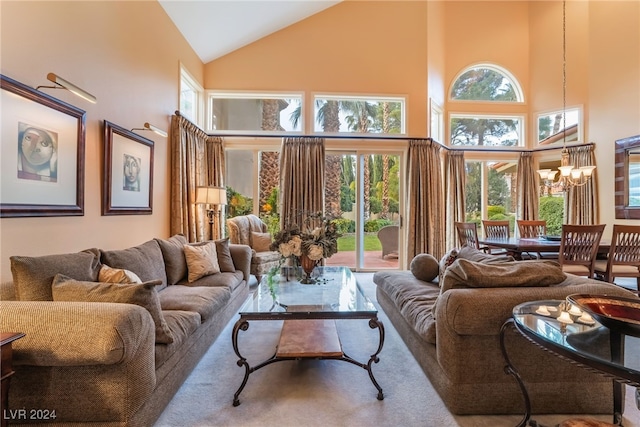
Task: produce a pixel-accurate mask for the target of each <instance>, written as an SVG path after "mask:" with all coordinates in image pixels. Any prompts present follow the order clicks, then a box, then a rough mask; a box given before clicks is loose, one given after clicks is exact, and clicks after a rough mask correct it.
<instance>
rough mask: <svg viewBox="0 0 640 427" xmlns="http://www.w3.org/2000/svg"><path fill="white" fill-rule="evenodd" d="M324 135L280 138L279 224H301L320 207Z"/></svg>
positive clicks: (321, 205) (322, 192)
mask: <svg viewBox="0 0 640 427" xmlns="http://www.w3.org/2000/svg"><path fill="white" fill-rule="evenodd" d="M324 151H325V150H324V138H309V137H301V138H284V139H283V140H282V150H281V154H280V227H281V228H282V229H284V228H288V227H290V226H291V225H293V224H297V225H298V226H299V227H304V225H305V223H304V221H305V219H306V218H307V216H308V215H309V214H314V213H317V212H323V207H324Z"/></svg>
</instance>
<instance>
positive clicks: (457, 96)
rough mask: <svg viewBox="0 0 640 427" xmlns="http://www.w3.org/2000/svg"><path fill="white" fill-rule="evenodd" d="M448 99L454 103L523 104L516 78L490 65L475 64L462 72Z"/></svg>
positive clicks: (454, 83)
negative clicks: (454, 101)
mask: <svg viewBox="0 0 640 427" xmlns="http://www.w3.org/2000/svg"><path fill="white" fill-rule="evenodd" d="M449 97H450V99H451V100H456V101H463V100H464V101H483V102H524V96H523V94H522V89H521V88H520V85H519V84H518V81H517V80H516V78H515V77H513V75H512V74H511V73H510V72H508V71H507V70H505V69H504V68H502V67H499V66H497V65H492V64H475V65H472V66H470V67H467V68H466V69H464V70H462V72H461V73H460V74H459V75H458V77H456V79H455V80H454V81H453V85H452V86H451V92H450V93H449Z"/></svg>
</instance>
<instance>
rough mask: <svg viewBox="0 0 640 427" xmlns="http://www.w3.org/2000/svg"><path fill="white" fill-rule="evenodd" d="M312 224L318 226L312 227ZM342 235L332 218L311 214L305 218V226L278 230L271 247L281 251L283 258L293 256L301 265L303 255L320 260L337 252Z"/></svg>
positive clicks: (297, 263) (296, 262) (295, 261)
mask: <svg viewBox="0 0 640 427" xmlns="http://www.w3.org/2000/svg"><path fill="white" fill-rule="evenodd" d="M312 225H317V226H315V227H313V228H311V226H312ZM340 236H341V234H340V233H338V228H337V226H336V224H335V223H334V222H333V221H332V220H329V219H327V218H326V217H324V216H322V214H321V213H317V214H311V215H309V216H308V217H307V218H306V220H305V228H303V229H300V227H298V225H292V226H291V227H289V228H286V229H284V230H280V231H278V232H277V233H276V234H275V236H274V239H273V242H272V243H271V248H270V249H271V250H272V251H278V252H280V254H281V255H282V258H292V259H293V260H294V263H295V264H296V265H300V258H301V257H303V256H306V257H308V258H309V259H311V260H313V261H319V260H321V259H323V258H329V257H330V256H331V255H333V254H335V253H337V252H338V237H340Z"/></svg>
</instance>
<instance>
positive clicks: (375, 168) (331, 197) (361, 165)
mask: <svg viewBox="0 0 640 427" xmlns="http://www.w3.org/2000/svg"><path fill="white" fill-rule="evenodd" d="M325 167H326V169H325V176H326V188H325V212H326V214H327V216H329V217H330V218H336V219H337V221H338V224H339V227H340V231H341V233H342V234H343V236H342V237H341V238H340V239H339V240H338V253H337V254H336V255H334V256H333V257H331V258H330V259H328V260H327V265H344V266H348V267H350V268H352V269H355V270H380V269H397V268H398V266H399V257H400V256H401V250H400V246H401V245H400V240H401V239H400V237H401V233H400V227H399V226H400V212H401V211H402V210H401V206H400V205H401V200H400V167H401V155H400V154H398V153H382V152H381V153H370V152H366V153H365V152H336V151H327V154H326V162H325Z"/></svg>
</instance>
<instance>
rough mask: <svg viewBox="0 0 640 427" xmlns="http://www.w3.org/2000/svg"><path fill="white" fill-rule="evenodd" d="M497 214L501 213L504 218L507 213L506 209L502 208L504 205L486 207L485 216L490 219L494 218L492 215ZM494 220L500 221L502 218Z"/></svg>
mask: <svg viewBox="0 0 640 427" xmlns="http://www.w3.org/2000/svg"><path fill="white" fill-rule="evenodd" d="M498 215H502V216H503V217H504V218H503V219H506V215H507V210H506V209H505V208H504V206H488V207H487V216H488V217H489V218H491V219H494V218H493V217H494V216H498ZM495 220H496V221H501V220H502V219H500V220H498V219H495Z"/></svg>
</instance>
